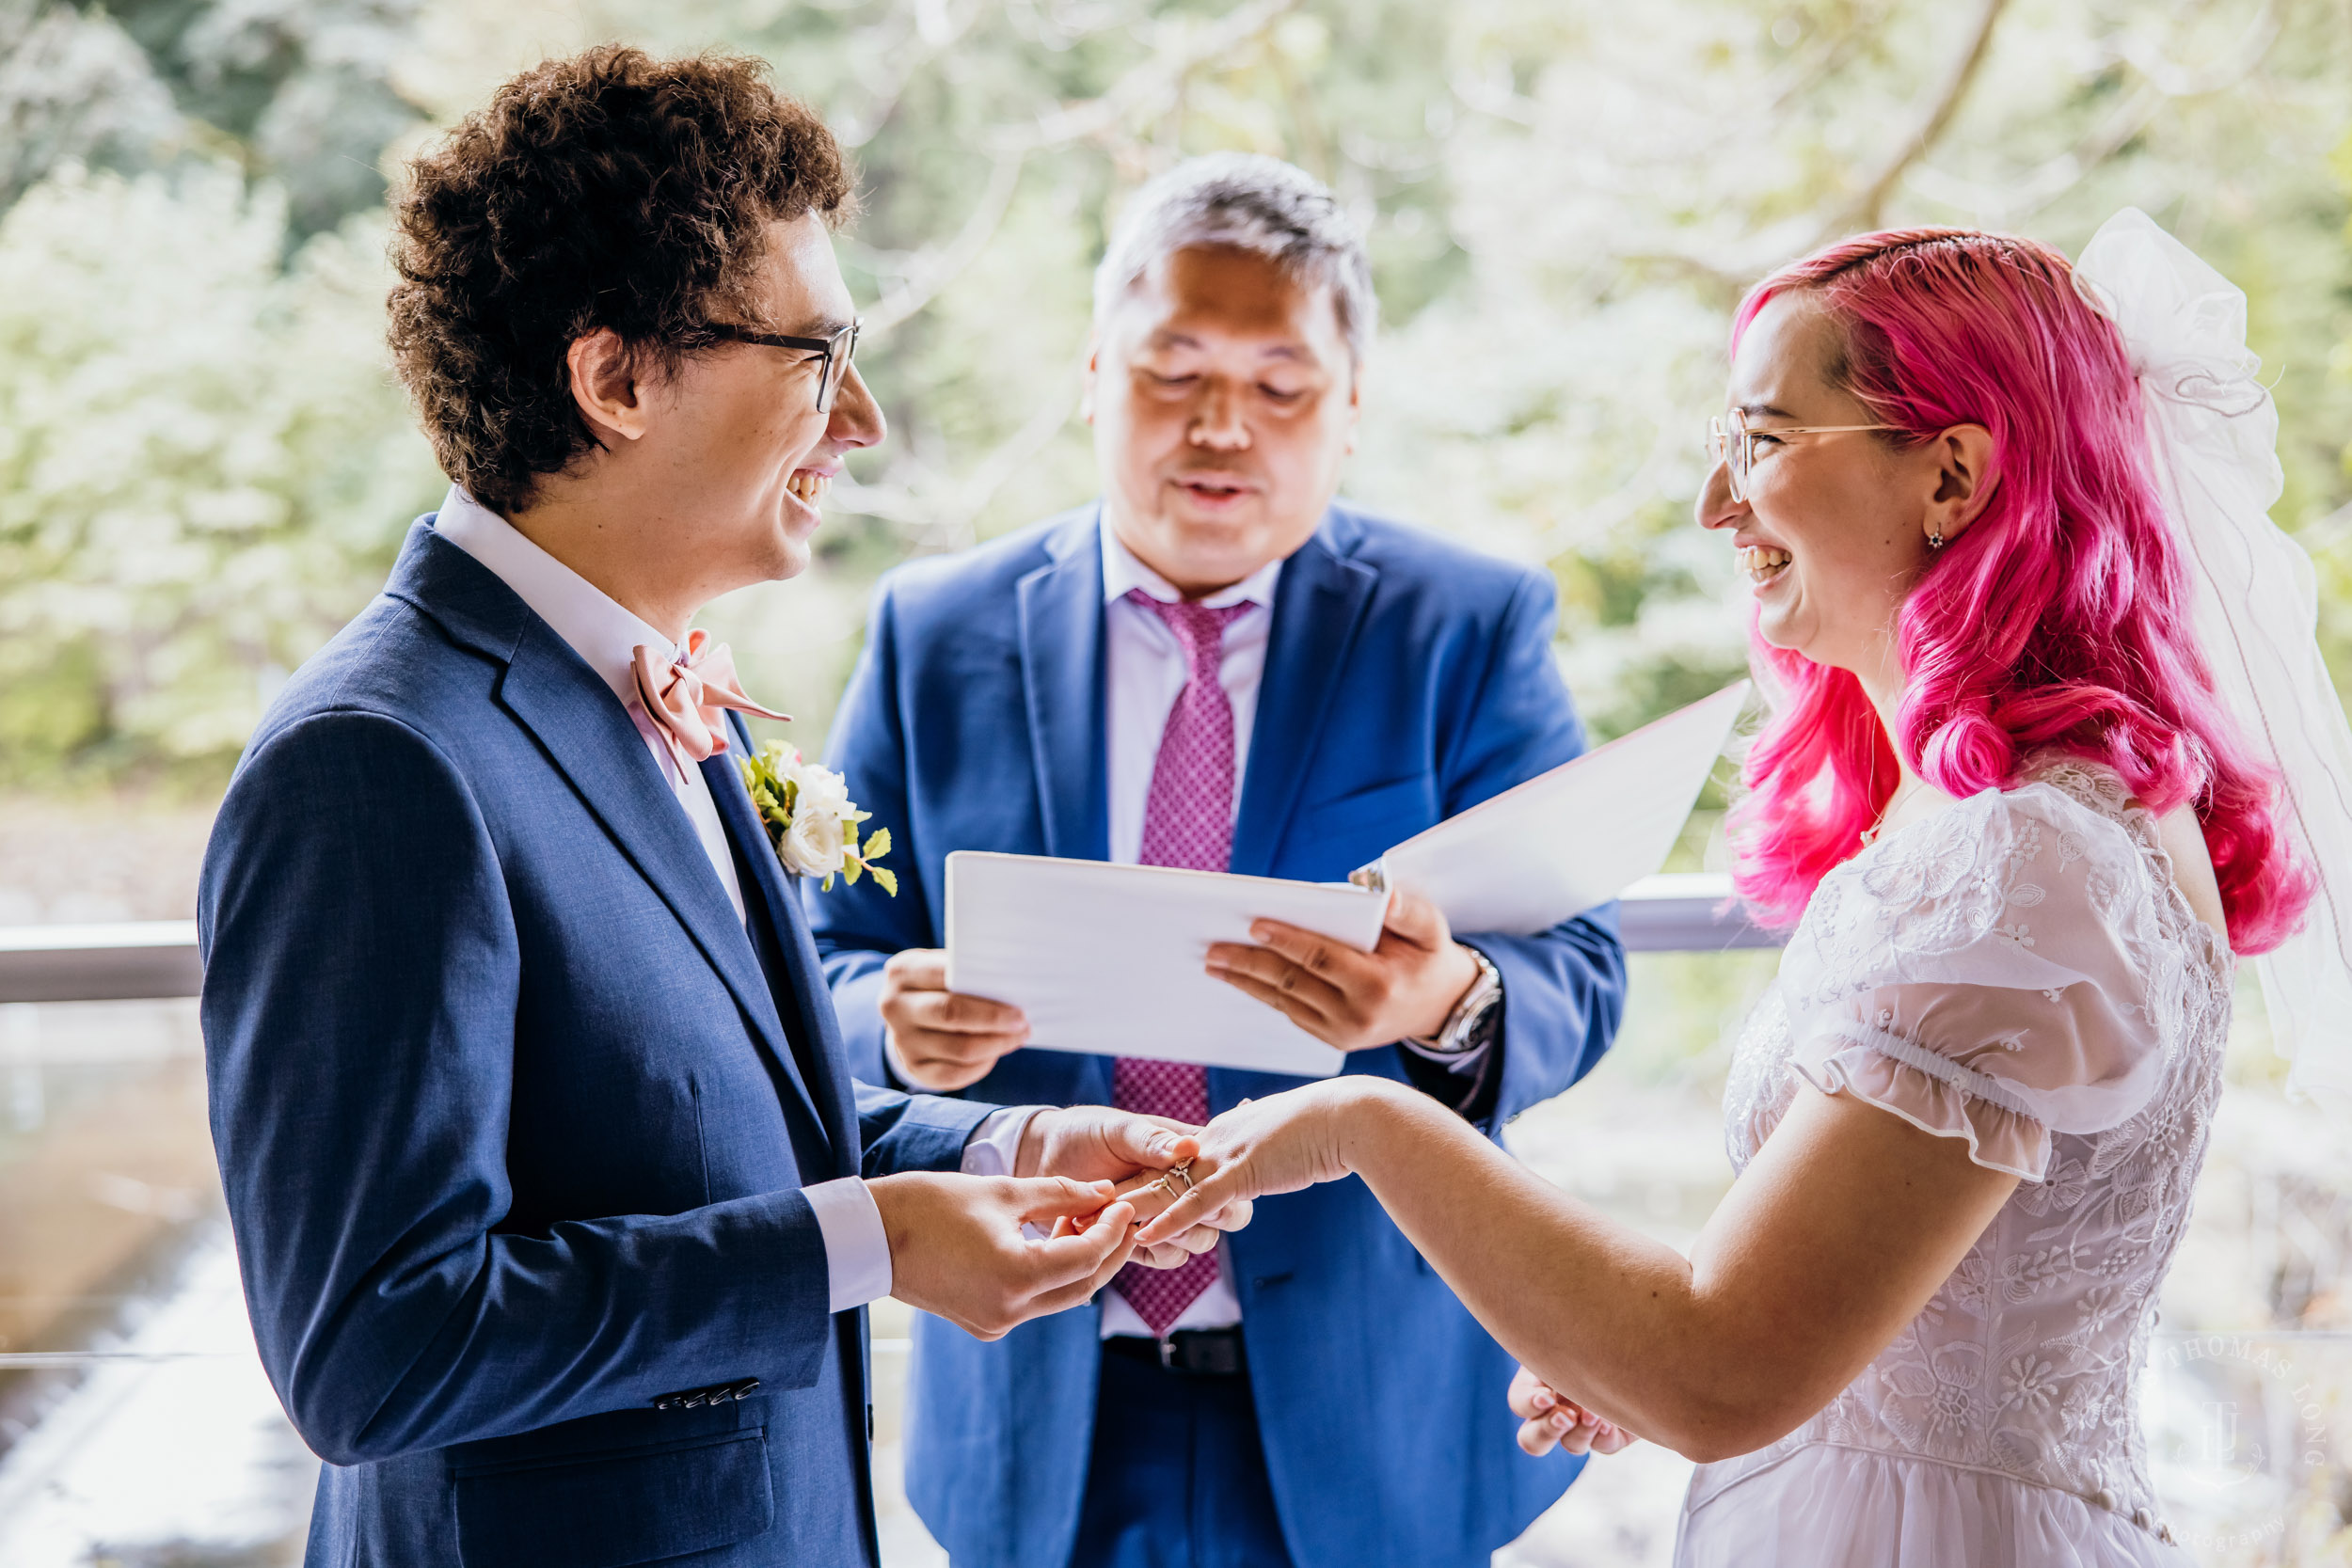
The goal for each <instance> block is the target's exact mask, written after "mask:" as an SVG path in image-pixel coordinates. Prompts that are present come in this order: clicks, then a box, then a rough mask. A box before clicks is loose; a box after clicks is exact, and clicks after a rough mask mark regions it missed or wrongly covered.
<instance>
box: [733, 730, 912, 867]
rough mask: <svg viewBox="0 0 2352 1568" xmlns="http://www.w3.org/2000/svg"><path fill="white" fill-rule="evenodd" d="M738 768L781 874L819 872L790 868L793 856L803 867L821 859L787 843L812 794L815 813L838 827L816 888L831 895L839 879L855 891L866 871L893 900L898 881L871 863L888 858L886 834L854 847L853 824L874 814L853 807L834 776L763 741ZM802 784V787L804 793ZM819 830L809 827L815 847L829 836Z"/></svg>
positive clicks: (876, 834)
mask: <svg viewBox="0 0 2352 1568" xmlns="http://www.w3.org/2000/svg"><path fill="white" fill-rule="evenodd" d="M741 767H742V771H743V787H744V788H745V789H746V790H747V791H748V792H749V793H750V795H751V798H752V806H753V808H754V810H755V811H756V812H757V813H758V815H759V820H760V824H761V826H762V827H764V828H765V829H766V830H767V832H768V838H769V843H770V847H772V848H773V849H774V850H775V851H776V858H777V859H779V860H781V861H783V862H784V864H785V868H786V869H787V871H791V872H792V873H793V874H794V875H796V876H797V875H808V876H816V875H818V872H819V868H818V867H809V868H807V869H806V870H805V871H804V872H803V870H801V869H800V868H798V867H796V866H795V864H794V861H795V858H796V855H797V856H798V857H799V858H800V859H801V861H802V863H803V865H805V864H806V862H807V860H808V859H811V858H815V856H817V855H820V854H822V851H821V850H818V849H816V848H815V847H814V846H813V845H810V844H807V843H805V842H804V843H803V844H801V845H798V846H795V845H793V844H792V842H791V837H792V828H793V824H794V822H795V821H797V820H798V816H799V812H800V809H801V801H802V798H803V795H805V794H806V793H807V792H808V790H814V791H815V792H816V796H815V798H816V800H818V801H819V802H822V804H821V806H820V808H819V809H820V811H821V814H822V815H823V816H825V817H829V818H831V819H832V820H833V821H835V822H838V823H839V824H840V828H841V860H840V863H839V866H838V868H837V869H836V870H834V871H830V872H825V873H823V875H824V881H823V882H821V883H820V884H818V885H819V886H820V887H822V888H823V889H824V890H825V891H826V892H831V891H832V890H833V879H834V877H835V876H839V877H841V878H843V879H846V880H847V881H848V882H849V883H850V886H852V887H855V886H856V885H857V880H858V879H859V878H860V877H863V876H865V875H866V873H867V872H869V871H870V872H872V873H873V876H874V880H875V882H876V883H877V884H878V885H879V886H880V887H881V888H882V891H883V892H885V893H887V894H889V895H891V896H892V897H894V898H895V897H897V896H898V877H897V876H896V875H895V874H894V873H892V872H889V871H886V870H884V869H883V868H882V867H881V866H879V865H876V864H874V862H876V861H878V860H880V859H882V856H884V855H886V854H888V853H890V830H888V829H887V828H877V829H875V830H874V831H873V832H871V833H868V834H866V841H865V844H864V845H863V846H862V847H861V846H860V844H859V842H858V831H857V825H858V824H859V823H861V822H865V821H869V820H871V818H872V817H873V815H874V814H873V813H872V812H866V811H860V810H858V809H857V802H856V801H854V800H849V799H847V798H846V795H845V791H844V786H843V782H842V779H841V776H840V775H839V774H837V773H834V772H832V771H830V770H829V769H826V768H819V767H817V766H815V765H814V764H811V763H807V762H804V761H803V760H802V757H801V753H800V752H798V751H797V750H795V749H794V748H792V747H790V746H787V745H785V744H784V743H783V742H782V741H778V740H771V741H769V742H768V743H767V744H766V745H764V746H762V747H760V748H759V750H758V751H756V752H754V753H752V754H751V755H750V756H747V757H745V758H744V759H743V761H742V764H741ZM803 784H805V785H806V786H807V787H806V788H805V789H804V788H803ZM824 826H825V824H824V823H823V822H821V821H820V822H818V823H816V824H812V825H811V831H812V832H813V833H814V836H815V841H816V844H818V845H821V844H823V843H824V842H825V840H826V839H827V837H828V836H829V835H828V834H827V833H825V832H823V831H822V830H823V828H824ZM808 837H809V835H808V834H803V839H804V840H805V839H806V838H808Z"/></svg>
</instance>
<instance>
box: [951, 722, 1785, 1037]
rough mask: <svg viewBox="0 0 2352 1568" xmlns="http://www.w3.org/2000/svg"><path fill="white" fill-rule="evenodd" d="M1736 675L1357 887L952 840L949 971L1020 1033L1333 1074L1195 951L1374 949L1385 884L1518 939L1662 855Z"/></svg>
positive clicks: (1690, 797) (1479, 811)
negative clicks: (1272, 924) (1264, 931)
mask: <svg viewBox="0 0 2352 1568" xmlns="http://www.w3.org/2000/svg"><path fill="white" fill-rule="evenodd" d="M1747 691H1748V686H1747V683H1746V682H1745V681H1741V682H1740V683H1738V684H1737V685H1734V686H1731V687H1729V688H1726V689H1724V690H1722V691H1719V692H1717V693H1716V694H1715V695H1714V696H1712V697H1708V698H1707V699H1706V700H1704V701H1702V702H1698V703H1693V704H1692V705H1690V706H1689V707H1686V708H1683V709H1682V710H1680V711H1679V712H1677V713H1672V714H1669V715H1667V716H1666V717H1665V718H1663V719H1661V720H1659V721H1657V722H1655V723H1652V724H1648V725H1645V726H1644V727H1643V728H1641V729H1638V730H1636V731H1634V732H1633V733H1632V734H1630V735H1628V736H1620V737H1619V738H1618V739H1616V740H1613V741H1611V742H1610V743H1609V744H1608V745H1606V746H1602V747H1600V748H1598V749H1597V750H1596V751H1593V752H1587V753H1586V754H1584V755H1583V756H1581V757H1579V758H1577V759H1576V760H1575V761H1574V762H1570V763H1567V764H1565V765H1564V766H1562V767H1559V768H1553V769H1552V770H1551V771H1549V772H1548V773H1544V774H1540V775H1538V776H1537V777H1535V778H1533V779H1530V780H1529V781H1528V782H1527V783H1525V784H1520V785H1519V786H1518V788H1516V789H1510V790H1506V791H1504V792H1503V793H1502V794H1501V795H1498V796H1495V797H1494V798H1493V799H1492V800H1486V801H1484V802H1482V803H1481V804H1479V805H1476V806H1473V807H1471V808H1470V810H1468V811H1466V812H1463V813H1461V814H1460V815H1459V816H1453V817H1450V818H1448V819H1447V820H1445V821H1443V822H1440V823H1438V825H1437V826H1436V827H1434V828H1431V829H1430V830H1429V831H1428V832H1423V833H1420V834H1417V835H1416V836H1414V837H1412V838H1409V839H1407V840H1406V841H1405V842H1404V843H1403V844H1400V845H1398V846H1397V847H1395V848H1393V849H1391V850H1390V851H1389V852H1388V853H1387V854H1386V855H1385V856H1383V857H1382V858H1381V860H1380V861H1379V863H1377V865H1376V866H1369V867H1366V868H1365V870H1364V871H1363V872H1360V873H1359V874H1358V875H1359V879H1361V880H1362V881H1363V882H1364V883H1366V884H1368V885H1364V886H1351V885H1349V884H1347V883H1327V882H1293V881H1283V880H1280V879H1271V878H1264V877H1232V876H1223V875H1218V874H1215V873H1211V872H1204V871H1176V870H1170V869H1168V868H1166V867H1162V866H1139V865H1110V864H1106V863H1103V862H1101V861H1069V860H1052V859H1048V858H1045V857H1042V856H1037V855H999V854H991V853H984V852H980V851H976V850H959V851H957V852H956V853H954V854H951V855H949V856H948V857H947V899H946V903H947V986H948V989H949V990H958V991H963V992H966V993H968V994H971V995H976V996H986V997H992V998H994V999H995V1000H997V1001H1000V1002H1009V1003H1011V1004H1013V1005H1014V1006H1018V1007H1020V1008H1021V1009H1022V1011H1023V1012H1025V1013H1026V1014H1027V1015H1028V1019H1029V1043H1030V1044H1031V1045H1035V1046H1040V1047H1042V1048H1044V1049H1047V1050H1052V1051H1081V1052H1091V1053H1101V1054H1105V1055H1118V1056H1152V1057H1158V1058H1161V1059H1164V1060H1168V1061H1182V1062H1200V1063H1203V1064H1205V1065H1207V1066H1210V1067H1234V1068H1248V1069H1256V1070H1259V1071H1264V1072H1284V1073H1295V1074H1298V1075H1301V1076H1305V1077H1327V1076H1328V1075H1330V1074H1331V1073H1334V1072H1337V1071H1338V1070H1339V1069H1340V1066H1341V1064H1342V1063H1343V1061H1344V1060H1345V1057H1344V1056H1343V1054H1342V1053H1340V1052H1337V1051H1334V1050H1332V1049H1331V1048H1330V1047H1329V1046H1327V1045H1325V1044H1324V1043H1323V1042H1322V1041H1320V1040H1318V1039H1316V1038H1315V1037H1313V1036H1311V1035H1310V1034H1308V1033H1307V1032H1306V1031H1305V1030H1303V1029H1301V1028H1299V1027H1298V1026H1297V1025H1296V1024H1294V1023H1292V1022H1290V1020H1288V1019H1286V1018H1284V1017H1283V1016H1282V1015H1281V1014H1280V1013H1278V1012H1276V1011H1275V1010H1274V1009H1273V1008H1271V1007H1268V1006H1264V1005H1263V1004H1261V1003H1258V1002H1255V1001H1252V1000H1251V999H1250V998H1249V997H1248V996H1245V995H1244V994H1243V993H1242V992H1240V991H1238V990H1234V989H1233V988H1232V987H1231V986H1229V985H1227V984H1225V983H1224V982H1223V981H1221V980H1216V979H1212V978H1210V976H1209V975H1208V974H1207V973H1206V972H1205V970H1204V969H1203V967H1202V966H1203V963H1204V961H1205V959H1206V958H1207V955H1208V949H1209V945H1210V943H1212V942H1248V941H1249V926H1250V923H1251V922H1252V921H1255V920H1262V919H1264V920H1279V921H1282V922H1284V923H1286V924H1288V925H1292V926H1298V927H1305V928H1306V929H1308V930H1311V931H1316V932H1320V933H1321V934H1323V935H1325V936H1327V937H1330V938H1332V939H1333V940H1335V941H1338V942H1345V943H1347V944H1348V945H1349V946H1351V947H1354V948H1356V949H1357V950H1358V951H1359V952H1370V951H1371V950H1372V947H1373V944H1374V943H1375V942H1377V941H1378V940H1379V937H1380V922H1381V916H1382V915H1383V913H1384V912H1385V911H1386V910H1387V907H1388V892H1387V890H1388V889H1391V888H1403V889H1406V890H1408V891H1410V892H1413V893H1416V894H1419V895H1422V897H1424V898H1427V899H1429V900H1430V901H1431V902H1433V903H1435V904H1436V905H1437V906H1438V909H1440V910H1442V911H1445V915H1446V919H1447V921H1448V922H1449V923H1450V924H1451V925H1452V926H1453V927H1454V930H1456V931H1460V932H1465V933H1474V932H1479V931H1494V932H1499V933H1503V934H1508V935H1515V936H1523V935H1528V934H1531V933H1533V932H1536V931H1542V930H1546V929H1548V928H1549V927H1553V926H1556V925H1558V924H1559V923H1560V922H1561V921H1563V920H1566V919H1568V918H1570V917H1571V916H1574V915H1578V914H1581V913H1583V912H1584V911H1586V910H1589V909H1591V908H1593V907H1594V906H1595V905H1597V904H1603V903H1606V902H1608V901H1609V900H1610V899H1612V898H1614V897H1615V896H1617V895H1618V894H1620V893H1622V892H1624V891H1625V890H1626V889H1627V888H1628V887H1629V886H1631V885H1632V884H1633V883H1634V882H1637V881H1639V880H1640V879H1642V878H1644V877H1646V876H1649V875H1650V874H1651V873H1653V872H1655V871H1657V870H1658V868H1659V867H1660V866H1661V865H1663V864H1664V863H1665V860H1666V854H1667V852H1668V851H1669V850H1670V849H1672V848H1673V847H1674V841H1675V837H1676V835H1677V833H1679V832H1681V830H1682V824H1683V822H1684V821H1685V820H1686V819H1687V818H1688V817H1689V816H1690V815H1691V807H1692V804H1693V803H1694V802H1695V801H1696V800H1697V799H1698V793H1699V790H1700V789H1701V787H1702V786H1704V785H1705V784H1706V782H1707V776H1708V772H1709V771H1710V770H1711V768H1713V766H1714V762H1715V759H1716V757H1718V756H1719V755H1721V754H1722V752H1723V749H1724V741H1725V740H1726V739H1727V738H1728V737H1729V736H1730V733H1731V726H1732V724H1733V722H1734V721H1736V720H1737V719H1738V718H1739V715H1740V707H1741V705H1742V704H1743V703H1744V702H1745V701H1746V698H1747Z"/></svg>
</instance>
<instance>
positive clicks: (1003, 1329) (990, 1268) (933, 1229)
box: [866, 1171, 1136, 1339]
mask: <svg viewBox="0 0 2352 1568" xmlns="http://www.w3.org/2000/svg"><path fill="white" fill-rule="evenodd" d="M866 1191H867V1192H869V1193H871V1194H873V1196H874V1206H875V1207H876V1208H877V1209H879V1210H881V1211H882V1233H883V1235H885V1236H886V1237H888V1238H889V1242H890V1293H891V1294H892V1295H894V1296H896V1297H898V1299H899V1300H900V1301H903V1302H905V1303H906V1304H907V1305H908V1306H909V1307H919V1308H921V1309H922V1310H923V1311H926V1312H930V1313H934V1314H936V1315H937V1316H939V1317H943V1318H945V1319H946V1320H947V1321H948V1322H949V1323H954V1324H955V1325H956V1326H957V1327H959V1328H961V1329H962V1330H963V1331H964V1332H965V1333H967V1334H970V1335H971V1336H973V1337H974V1338H979V1339H999V1338H1004V1336H1005V1335H1006V1334H1008V1333H1009V1332H1010V1331H1011V1330H1012V1329H1013V1328H1015V1327H1017V1326H1018V1325H1020V1324H1022V1323H1026V1322H1028V1321H1029V1320H1030V1319H1031V1318H1035V1317H1041V1316H1043V1315H1044V1314H1045V1313H1048V1312H1059V1311H1061V1310H1063V1309H1064V1308H1066V1307H1075V1306H1077V1305H1079V1304H1080V1303H1081V1302H1083V1301H1085V1300H1087V1298H1089V1296H1091V1295H1093V1294H1094V1292H1095V1291H1099V1290H1101V1289H1102V1288H1103V1287H1104V1285H1107V1284H1109V1283H1110V1280H1111V1276H1112V1275H1115V1274H1117V1273H1118V1272H1119V1271H1120V1268H1121V1267H1122V1266H1123V1265H1124V1264H1125V1263H1126V1262H1127V1259H1129V1257H1130V1256H1132V1255H1133V1253H1134V1252H1135V1226H1134V1220H1135V1214H1136V1209H1135V1205H1133V1204H1131V1203H1128V1202H1126V1201H1124V1200H1120V1199H1117V1197H1116V1194H1115V1192H1114V1183H1112V1182H1109V1181H1073V1180H1069V1179H1067V1178H1064V1177H1046V1178H1041V1179H1033V1180H1019V1179H1017V1178H1014V1177H1009V1176H946V1175H936V1174H932V1173H930V1172H923V1171H910V1172H902V1173H900V1174H898V1175H897V1176H883V1177H877V1178H876V1179H874V1180H870V1181H868V1182H866ZM1073 1218H1074V1219H1078V1220H1080V1221H1081V1222H1082V1225H1081V1227H1078V1228H1074V1229H1073V1227H1067V1226H1063V1227H1057V1223H1056V1222H1057V1221H1060V1220H1064V1219H1073ZM1025 1226H1032V1227H1036V1229H1037V1230H1038V1231H1040V1232H1058V1233H1051V1234H1044V1235H1041V1236H1031V1235H1027V1234H1025V1233H1024V1230H1023V1227H1025Z"/></svg>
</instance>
